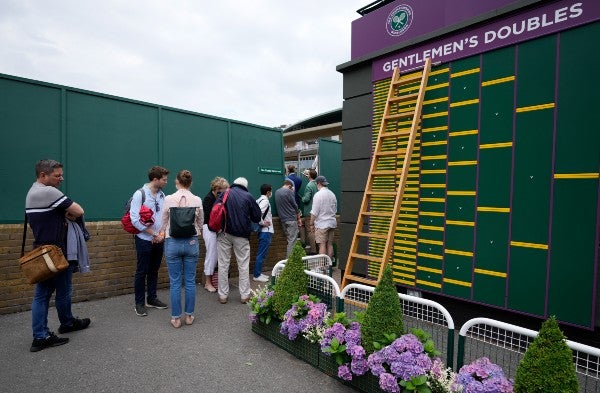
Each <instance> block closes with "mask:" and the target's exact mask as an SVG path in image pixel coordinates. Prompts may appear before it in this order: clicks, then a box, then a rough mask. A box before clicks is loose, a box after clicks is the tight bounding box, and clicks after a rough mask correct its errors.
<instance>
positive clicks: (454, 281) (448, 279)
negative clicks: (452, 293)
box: [443, 278, 471, 288]
mask: <svg viewBox="0 0 600 393" xmlns="http://www.w3.org/2000/svg"><path fill="white" fill-rule="evenodd" d="M443 281H444V282H445V283H447V284H454V285H460V286H462V287H468V288H471V283H470V282H466V281H459V280H453V279H451V278H444V280H443Z"/></svg>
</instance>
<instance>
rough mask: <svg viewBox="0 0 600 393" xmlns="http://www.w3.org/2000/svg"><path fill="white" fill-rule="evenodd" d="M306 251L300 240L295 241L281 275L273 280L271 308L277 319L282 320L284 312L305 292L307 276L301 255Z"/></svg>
mask: <svg viewBox="0 0 600 393" xmlns="http://www.w3.org/2000/svg"><path fill="white" fill-rule="evenodd" d="M305 255H306V251H304V248H303V247H302V244H301V243H300V242H296V244H295V245H294V248H293V249H292V253H291V254H290V257H289V258H288V260H287V262H286V264H285V267H284V268H283V271H282V272H281V275H280V276H279V277H278V278H277V281H276V282H275V293H274V294H273V299H272V302H273V309H274V310H275V313H276V315H277V316H278V318H279V319H281V320H283V318H284V316H285V313H286V312H287V311H288V310H289V309H290V308H292V304H293V303H294V302H296V301H297V300H298V298H299V297H300V296H301V295H304V294H306V291H307V286H308V277H307V276H306V274H305V273H304V263H303V262H302V257H303V256H305Z"/></svg>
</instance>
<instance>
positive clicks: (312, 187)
mask: <svg viewBox="0 0 600 393" xmlns="http://www.w3.org/2000/svg"><path fill="white" fill-rule="evenodd" d="M286 169H287V170H286V177H285V179H284V180H283V184H282V186H281V187H280V188H279V189H277V190H276V191H275V194H274V196H275V198H274V199H275V207H276V209H277V213H278V215H279V218H280V223H281V227H282V229H283V232H284V234H285V237H286V240H287V249H286V256H289V254H290V253H291V250H292V248H293V246H294V244H295V243H296V241H298V239H300V241H301V242H302V243H303V244H304V245H305V247H306V249H307V252H308V253H309V254H316V253H321V254H327V255H329V256H330V257H333V233H334V230H335V228H336V227H337V220H336V213H337V200H336V197H335V195H334V194H333V192H331V191H330V190H329V189H328V188H327V186H328V184H329V183H328V181H327V179H326V178H325V177H324V176H318V175H317V172H316V171H315V170H314V169H309V170H306V171H305V172H304V175H305V176H306V177H307V178H308V184H307V185H306V187H305V189H304V193H303V194H302V195H301V194H300V188H301V186H302V178H301V177H300V176H298V175H297V174H296V168H295V167H294V166H293V165H289V166H288V167H287V168H286ZM35 172H36V181H35V182H34V183H33V185H32V186H31V189H30V190H29V192H28V193H27V197H26V201H25V212H26V216H27V220H28V222H29V225H30V227H31V229H32V232H33V235H34V242H33V246H34V247H36V246H39V245H43V244H54V245H56V246H58V247H60V248H61V249H62V251H63V254H64V255H69V258H68V259H69V267H68V268H67V269H66V270H64V271H61V272H58V273H57V274H55V275H54V276H53V277H51V278H49V279H47V280H44V281H41V282H38V283H37V284H36V286H35V293H34V298H33V302H32V331H33V342H32V344H31V348H30V350H31V351H32V352H37V351H40V350H43V349H45V348H49V347H54V346H58V345H63V344H66V343H67V342H68V341H69V339H68V338H67V337H61V336H58V335H56V334H55V333H54V332H52V331H51V330H50V329H49V327H48V309H49V304H50V299H51V297H52V295H53V294H54V293H55V304H56V310H57V313H58V318H59V321H60V326H59V328H58V332H59V333H60V334H63V333H68V332H74V331H78V330H83V329H86V328H87V327H89V325H90V323H91V321H90V319H89V318H76V317H74V316H73V314H72V311H71V297H72V274H73V273H74V272H76V271H78V270H81V269H80V266H89V261H83V262H85V263H87V265H85V264H83V265H82V259H87V258H88V256H87V250H86V251H85V255H77V254H75V255H74V256H73V255H72V253H71V254H67V250H68V248H69V245H68V243H69V241H70V240H69V239H70V237H69V233H68V231H69V227H70V226H69V223H71V222H75V221H77V222H78V223H79V224H80V225H83V227H84V228H85V222H84V221H83V214H84V210H83V208H82V207H81V205H79V204H78V203H76V202H74V201H73V200H71V199H70V198H68V197H67V196H66V195H64V194H63V193H62V192H61V191H60V190H59V186H60V184H61V183H62V181H63V180H64V177H63V165H62V164H61V163H59V162H58V161H55V160H40V161H39V162H38V163H37V164H36V165H35ZM168 175H169V170H167V169H166V168H163V167H160V166H153V167H152V168H150V169H149V171H148V182H147V183H145V184H144V185H143V186H142V187H141V188H140V189H138V190H137V191H136V192H135V193H134V194H133V196H132V198H131V202H130V209H129V215H130V217H131V224H132V225H133V226H134V227H135V228H136V229H137V232H138V233H137V234H136V235H135V236H134V242H135V250H136V257H137V264H136V270H135V275H134V299H135V300H134V310H135V313H136V315H138V316H140V317H143V316H146V315H148V311H147V308H148V307H150V308H157V309H167V308H168V307H169V306H168V305H167V304H166V303H164V302H163V301H161V300H160V299H159V298H158V297H157V284H158V273H159V269H160V265H161V262H162V259H163V256H164V259H165V261H166V264H167V270H168V274H169V282H170V299H169V300H170V307H171V318H170V323H171V325H172V326H173V327H174V328H180V327H181V326H182V324H186V325H192V324H193V323H194V318H195V317H194V311H195V310H194V308H195V304H196V268H197V264H198V260H199V256H200V239H202V240H203V241H204V246H205V248H206V253H205V258H204V270H203V273H204V280H203V281H204V284H203V285H204V289H205V290H207V291H208V292H211V293H215V292H216V293H217V295H218V299H219V302H220V303H221V304H225V303H227V302H228V301H229V292H230V291H229V268H230V260H231V253H232V251H233V253H234V254H235V258H236V262H237V267H238V273H239V295H240V301H241V303H247V302H248V300H249V299H250V296H251V289H250V271H249V267H250V241H249V239H250V236H251V233H252V232H253V231H256V232H257V236H258V249H257V252H256V258H255V262H254V268H253V271H252V280H254V281H256V282H267V281H269V276H267V275H265V274H263V272H262V268H263V263H264V261H265V259H266V257H267V253H268V250H269V246H270V244H271V240H272V236H273V234H274V232H275V231H274V224H273V207H272V205H271V202H270V199H271V197H272V196H273V188H272V186H271V185H270V184H262V185H261V187H260V196H259V197H258V198H257V199H255V198H254V196H253V195H252V194H251V193H250V192H249V191H248V180H247V179H246V178H244V177H238V178H237V179H235V180H234V181H233V182H232V183H231V184H229V182H228V181H227V180H226V179H225V178H223V177H215V178H214V179H213V180H212V181H211V184H210V190H209V191H208V193H207V194H206V196H204V198H203V199H202V198H200V197H199V196H197V195H195V194H194V193H193V192H192V191H191V188H192V173H191V172H190V171H189V170H181V171H179V172H178V173H177V175H176V178H175V188H176V191H175V192H174V193H173V194H170V195H165V193H164V192H163V189H164V187H165V186H166V185H167V182H168ZM221 202H222V203H223V205H224V207H225V211H226V215H225V220H224V223H223V227H222V231H219V232H216V231H214V228H213V230H211V228H209V225H208V223H209V220H210V216H211V210H212V209H213V206H214V205H215V204H216V203H221ZM142 206H144V207H145V208H147V209H149V210H150V211H151V212H152V219H150V220H148V219H147V217H142V215H141V214H140V209H141V208H142ZM86 240H87V238H86ZM80 246H81V245H80ZM79 248H80V249H81V248H83V249H86V248H85V244H84V245H83V247H79ZM80 254H82V253H80ZM81 271H83V270H81ZM215 272H216V273H215ZM215 274H217V278H218V279H217V280H216V281H217V285H216V287H215V285H214V282H215V277H214V275H215ZM182 287H183V288H182ZM182 289H183V293H184V297H183V298H184V301H183V306H182V301H181V292H182Z"/></svg>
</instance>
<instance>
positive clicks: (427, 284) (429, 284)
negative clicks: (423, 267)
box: [417, 280, 442, 289]
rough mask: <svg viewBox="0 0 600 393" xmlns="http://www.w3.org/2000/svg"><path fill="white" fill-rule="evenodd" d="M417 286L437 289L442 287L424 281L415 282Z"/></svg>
mask: <svg viewBox="0 0 600 393" xmlns="http://www.w3.org/2000/svg"><path fill="white" fill-rule="evenodd" d="M417 284H419V285H423V286H426V287H432V288H438V289H439V288H441V287H442V284H438V283H436V282H430V281H425V280H417Z"/></svg>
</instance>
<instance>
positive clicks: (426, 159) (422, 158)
mask: <svg viewBox="0 0 600 393" xmlns="http://www.w3.org/2000/svg"><path fill="white" fill-rule="evenodd" d="M447 157H448V156H447V155H445V154H440V155H437V156H421V160H422V161H430V160H445V159H446V158H447Z"/></svg>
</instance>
